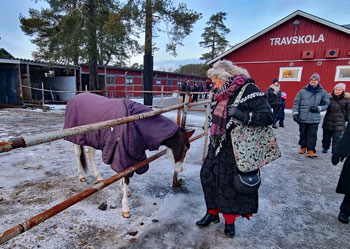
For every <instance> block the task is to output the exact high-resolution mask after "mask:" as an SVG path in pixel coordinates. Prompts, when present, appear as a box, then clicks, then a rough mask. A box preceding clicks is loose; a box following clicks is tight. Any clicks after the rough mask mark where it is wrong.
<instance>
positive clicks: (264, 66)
mask: <svg viewBox="0 0 350 249" xmlns="http://www.w3.org/2000/svg"><path fill="white" fill-rule="evenodd" d="M223 59H226V60H230V61H232V62H233V63H234V64H236V65H238V66H241V67H244V68H246V69H247V70H248V71H249V73H250V76H251V77H252V78H253V79H255V81H256V83H257V85H258V86H259V87H260V89H261V90H262V91H265V90H266V89H267V88H268V87H269V85H270V84H271V83H272V80H273V78H278V79H279V81H280V84H281V90H282V91H283V92H286V93H287V94H288V99H287V108H292V106H293V100H294V97H295V95H296V94H297V92H298V91H299V90H300V89H301V88H302V87H304V86H305V85H306V84H307V83H309V78H310V76H311V75H312V74H313V73H315V72H317V73H319V74H320V76H321V81H320V83H321V85H322V87H323V88H325V89H326V90H327V91H329V92H330V91H332V89H333V87H334V85H335V84H336V83H339V82H343V83H345V84H346V85H347V90H348V91H350V25H343V26H341V25H338V24H335V23H332V22H329V21H327V20H324V19H322V18H319V17H316V16H313V15H310V14H308V13H305V12H303V11H300V10H297V11H295V12H293V13H292V14H290V15H289V16H287V17H285V18H283V19H282V20H280V21H278V22H276V23H275V24H273V25H271V26H269V27H268V28H266V29H264V30H262V31H261V32H259V33H257V34H256V35H254V36H252V37H250V38H248V39H246V40H245V41H243V42H241V43H239V44H237V45H236V46H234V47H232V48H231V49H230V50H228V51H226V52H224V53H223V54H221V55H220V56H218V57H217V58H215V59H213V60H211V61H210V62H209V64H213V63H214V62H216V61H217V60H223Z"/></svg>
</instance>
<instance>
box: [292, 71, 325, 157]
mask: <svg viewBox="0 0 350 249" xmlns="http://www.w3.org/2000/svg"><path fill="white" fill-rule="evenodd" d="M328 105H329V95H328V93H327V92H326V90H324V89H323V88H322V86H321V84H320V75H319V74H318V73H314V74H313V75H311V77H310V83H309V84H307V85H306V86H305V87H304V88H302V89H301V90H300V91H299V92H298V93H297V95H296V96H295V99H294V103H293V119H294V121H295V122H297V123H298V124H299V134H300V139H299V145H300V147H301V148H300V150H299V154H304V153H305V152H306V150H307V156H308V157H317V154H316V149H315V147H316V142H317V130H318V124H319V123H320V121H321V114H320V112H321V111H325V110H326V109H327V108H328Z"/></svg>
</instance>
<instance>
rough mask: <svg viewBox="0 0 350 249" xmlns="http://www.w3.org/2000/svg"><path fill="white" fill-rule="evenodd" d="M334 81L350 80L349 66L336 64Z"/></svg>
mask: <svg viewBox="0 0 350 249" xmlns="http://www.w3.org/2000/svg"><path fill="white" fill-rule="evenodd" d="M335 81H350V66H337V70H336V72H335Z"/></svg>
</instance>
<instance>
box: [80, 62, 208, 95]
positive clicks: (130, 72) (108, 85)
mask: <svg viewBox="0 0 350 249" xmlns="http://www.w3.org/2000/svg"><path fill="white" fill-rule="evenodd" d="M78 73H79V76H78V79H77V89H79V90H83V91H84V90H85V87H87V86H88V85H89V66H88V65H80V72H78ZM98 75H99V81H100V85H101V86H102V88H103V89H101V90H105V91H107V95H108V96H109V97H113V98H120V97H141V96H143V94H142V92H141V91H143V70H142V69H137V68H124V67H115V66H98ZM185 80H189V81H190V85H191V88H192V87H193V85H194V83H196V84H197V86H199V84H200V83H202V84H203V86H204V87H205V86H206V82H207V78H206V77H201V76H195V75H186V74H180V73H176V72H163V71H153V91H161V90H162V87H163V91H165V92H173V91H181V86H182V84H183V83H184V82H185ZM80 82H81V84H80ZM154 95H160V92H159V93H155V94H154ZM166 95H171V94H170V93H167V94H166Z"/></svg>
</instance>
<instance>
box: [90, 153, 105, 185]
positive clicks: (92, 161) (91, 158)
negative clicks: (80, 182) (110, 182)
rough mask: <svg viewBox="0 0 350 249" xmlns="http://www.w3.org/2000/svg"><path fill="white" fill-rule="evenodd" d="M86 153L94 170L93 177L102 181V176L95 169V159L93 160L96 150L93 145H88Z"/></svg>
mask: <svg viewBox="0 0 350 249" xmlns="http://www.w3.org/2000/svg"><path fill="white" fill-rule="evenodd" d="M88 155H89V158H90V162H91V166H92V171H93V172H94V176H95V178H96V179H97V181H99V182H102V181H103V178H102V176H101V174H100V172H99V171H98V169H97V166H96V161H95V155H96V150H95V149H94V148H93V147H89V149H88Z"/></svg>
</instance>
